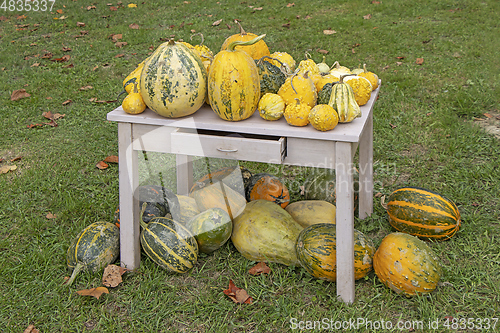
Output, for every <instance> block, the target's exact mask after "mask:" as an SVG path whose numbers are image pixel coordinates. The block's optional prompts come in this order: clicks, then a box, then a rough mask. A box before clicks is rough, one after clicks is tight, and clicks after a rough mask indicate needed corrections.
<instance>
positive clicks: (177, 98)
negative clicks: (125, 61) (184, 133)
mask: <svg viewBox="0 0 500 333" xmlns="http://www.w3.org/2000/svg"><path fill="white" fill-rule="evenodd" d="M139 83H140V89H139V90H140V92H141V95H142V99H143V100H144V102H145V103H146V105H147V106H148V107H149V108H150V109H151V110H153V111H154V112H156V113H158V114H159V115H161V116H164V117H167V118H178V117H183V116H188V115H190V114H193V113H194V112H196V111H197V110H198V109H199V108H200V107H201V106H202V105H203V103H204V102H205V97H206V92H207V71H206V69H205V66H204V65H203V63H202V61H201V59H200V57H199V56H198V55H197V54H196V53H195V52H194V51H192V50H190V49H189V48H188V47H187V46H186V45H183V44H182V43H176V42H174V41H173V40H170V41H168V42H165V43H163V44H161V45H160V46H159V47H158V48H157V49H156V50H155V51H154V52H153V54H152V55H151V56H150V57H149V58H147V59H146V61H145V62H144V67H143V68H142V72H141V77H140V82H139Z"/></svg>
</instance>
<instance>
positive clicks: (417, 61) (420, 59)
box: [415, 58, 424, 65]
mask: <svg viewBox="0 0 500 333" xmlns="http://www.w3.org/2000/svg"><path fill="white" fill-rule="evenodd" d="M415 63H416V64H417V65H422V64H423V63H424V58H417V60H415Z"/></svg>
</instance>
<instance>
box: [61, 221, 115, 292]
mask: <svg viewBox="0 0 500 333" xmlns="http://www.w3.org/2000/svg"><path fill="white" fill-rule="evenodd" d="M119 254H120V229H118V227H117V226H116V225H114V224H113V223H109V222H102V221H100V222H95V223H92V224H91V225H89V226H87V227H86V228H85V229H83V230H82V231H81V232H80V233H79V234H78V236H77V237H76V238H75V239H74V240H73V241H72V242H71V245H70V246H69V248H68V251H67V253H66V263H67V264H68V267H69V268H71V269H73V273H72V274H71V277H70V278H69V280H68V281H66V284H67V285H71V284H72V283H73V281H74V280H75V278H76V276H77V275H78V273H79V272H81V271H82V270H87V271H91V272H97V271H98V270H100V269H102V268H104V267H105V266H107V265H109V264H111V263H113V262H114V261H115V260H116V259H117V258H118V255H119Z"/></svg>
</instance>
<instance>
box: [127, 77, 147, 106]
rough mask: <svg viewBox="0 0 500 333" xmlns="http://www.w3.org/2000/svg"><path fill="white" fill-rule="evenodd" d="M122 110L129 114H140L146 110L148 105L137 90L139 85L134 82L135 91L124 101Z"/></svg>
mask: <svg viewBox="0 0 500 333" xmlns="http://www.w3.org/2000/svg"><path fill="white" fill-rule="evenodd" d="M122 108H123V111H125V112H126V113H129V114H139V113H142V112H144V110H146V104H145V103H144V100H143V99H142V95H141V93H140V92H139V90H138V89H137V83H135V82H134V89H133V90H132V91H131V92H130V94H128V95H127V97H125V98H124V99H123V102H122Z"/></svg>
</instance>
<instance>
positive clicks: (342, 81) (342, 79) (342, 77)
mask: <svg viewBox="0 0 500 333" xmlns="http://www.w3.org/2000/svg"><path fill="white" fill-rule="evenodd" d="M355 75H356V74H345V75H341V76H340V81H339V82H338V83H344V78H345V77H346V76H355Z"/></svg>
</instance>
